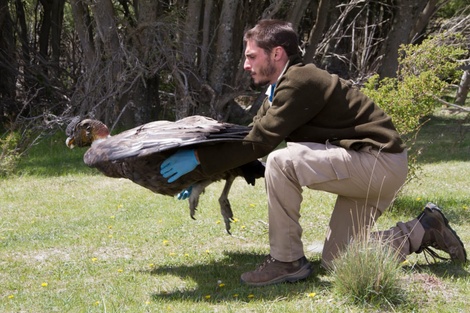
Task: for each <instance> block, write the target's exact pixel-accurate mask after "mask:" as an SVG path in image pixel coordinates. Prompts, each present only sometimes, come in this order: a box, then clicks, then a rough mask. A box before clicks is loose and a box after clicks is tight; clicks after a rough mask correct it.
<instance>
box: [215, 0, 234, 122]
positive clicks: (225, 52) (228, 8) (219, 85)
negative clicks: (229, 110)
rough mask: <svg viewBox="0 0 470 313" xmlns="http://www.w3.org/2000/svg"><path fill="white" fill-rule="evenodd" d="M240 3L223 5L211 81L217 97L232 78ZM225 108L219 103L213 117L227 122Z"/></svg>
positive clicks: (230, 1)
mask: <svg viewBox="0 0 470 313" xmlns="http://www.w3.org/2000/svg"><path fill="white" fill-rule="evenodd" d="M238 1H239V0H224V2H223V5H222V12H221V14H220V25H219V27H218V31H217V44H216V47H217V48H216V53H215V62H214V65H213V68H212V72H211V75H210V79H209V80H210V85H211V86H212V88H213V89H214V91H215V93H216V94H217V95H220V94H221V93H222V89H223V86H224V84H225V82H226V81H227V78H228V77H229V76H230V70H232V69H231V68H229V69H227V65H228V64H231V63H232V48H233V42H232V38H233V29H234V24H235V14H236V12H237V6H238ZM225 106H226V103H218V104H217V107H216V109H215V112H213V113H212V115H213V116H212V117H214V118H216V119H218V120H225V119H226V118H227V116H226V115H225V114H224V108H225Z"/></svg>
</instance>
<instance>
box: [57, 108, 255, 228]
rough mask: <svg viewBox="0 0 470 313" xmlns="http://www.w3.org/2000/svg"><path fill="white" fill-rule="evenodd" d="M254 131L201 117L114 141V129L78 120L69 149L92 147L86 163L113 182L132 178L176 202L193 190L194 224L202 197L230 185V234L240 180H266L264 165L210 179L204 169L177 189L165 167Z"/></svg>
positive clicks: (223, 203)
mask: <svg viewBox="0 0 470 313" xmlns="http://www.w3.org/2000/svg"><path fill="white" fill-rule="evenodd" d="M249 131H250V127H247V126H241V125H236V124H230V123H220V122H217V121H215V120H213V119H210V118H207V117H203V116H197V115H196V116H190V117H187V118H184V119H181V120H178V121H176V122H170V121H156V122H151V123H148V124H144V125H142V126H139V127H135V128H133V129H130V130H127V131H124V132H122V133H120V134H118V135H114V136H110V134H109V130H108V127H106V125H104V124H103V123H101V122H100V121H97V120H92V119H85V120H82V121H80V119H79V118H75V119H74V120H72V122H71V123H70V124H69V125H68V127H67V130H66V134H67V136H68V138H67V141H66V144H67V146H68V147H69V148H73V147H74V146H78V147H87V146H90V148H89V149H88V151H87V152H86V153H85V155H84V157H83V160H84V162H85V164H87V165H88V166H90V167H95V168H97V169H98V170H99V171H101V172H102V173H103V174H105V175H106V176H109V177H116V178H119V177H124V178H128V179H130V180H132V181H133V182H134V183H136V184H139V185H141V186H143V187H145V188H148V189H150V190H151V191H153V192H155V193H159V194H162V195H167V196H175V195H177V194H178V193H179V192H181V191H182V190H184V189H187V188H189V187H190V186H192V192H191V196H190V197H189V208H190V215H191V218H193V219H194V214H195V211H196V208H197V205H198V201H199V196H200V194H201V193H202V192H204V189H205V188H206V187H207V186H208V185H209V184H211V183H213V182H215V181H219V180H222V179H223V180H225V181H226V183H225V186H224V189H223V192H222V194H221V196H220V198H219V204H220V210H221V213H222V216H223V218H224V222H225V228H226V230H227V232H228V233H230V222H231V220H232V219H233V212H232V209H231V205H230V202H229V200H228V192H229V190H230V187H231V185H232V183H233V181H234V179H235V178H236V177H238V176H243V177H244V178H245V180H246V182H247V183H248V184H251V185H254V184H255V180H256V178H260V177H264V164H263V163H261V162H259V161H253V162H251V163H248V164H245V165H243V166H241V167H238V168H235V169H232V170H229V171H226V172H224V173H219V174H217V175H210V176H207V175H204V174H203V173H202V171H201V170H200V167H199V166H198V167H197V168H196V169H195V170H194V171H192V172H190V173H188V174H186V175H183V176H182V177H180V178H179V179H177V180H176V181H175V182H173V183H168V182H167V179H165V178H164V177H163V176H161V174H160V165H161V163H162V162H163V161H164V160H165V159H166V158H167V157H169V156H171V155H172V154H173V153H175V152H176V150H178V149H184V148H197V146H200V145H208V144H218V143H222V142H230V141H243V139H244V138H245V136H246V135H247V134H248V132H249Z"/></svg>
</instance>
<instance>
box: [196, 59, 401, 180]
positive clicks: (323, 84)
mask: <svg viewBox="0 0 470 313" xmlns="http://www.w3.org/2000/svg"><path fill="white" fill-rule="evenodd" d="M252 126H253V129H252V130H251V132H250V133H249V134H248V135H247V137H246V139H247V140H249V141H250V142H245V143H225V144H222V145H220V144H219V145H217V146H209V147H204V148H200V149H198V156H199V160H200V162H201V168H202V171H203V172H205V173H206V174H212V173H216V172H220V171H224V170H227V169H230V168H235V167H237V166H240V165H243V164H245V163H248V162H250V161H252V160H255V159H257V158H260V157H263V156H265V155H267V154H268V153H269V152H271V151H272V150H274V149H275V148H276V147H277V146H278V145H279V144H280V143H281V142H282V141H283V140H285V141H295V142H317V143H326V142H329V143H331V144H334V145H338V146H341V147H344V148H346V149H353V150H360V149H361V148H363V147H365V146H371V147H372V148H374V149H377V150H379V149H381V150H382V151H383V152H390V153H399V152H402V151H403V150H404V149H405V146H404V144H403V142H402V141H401V139H400V136H399V134H398V132H397V131H396V129H395V127H394V126H393V123H392V121H391V118H390V117H389V116H388V115H387V114H385V112H384V111H382V110H381V109H380V108H379V107H378V106H377V105H375V103H374V102H373V101H372V100H371V99H369V98H368V97H366V96H365V95H364V94H363V93H361V92H360V91H359V90H358V89H356V88H354V87H352V86H350V84H348V83H347V82H345V81H344V80H342V79H340V78H339V77H338V76H337V75H331V74H329V73H328V72H326V71H324V70H321V69H319V68H317V67H316V66H315V65H313V64H303V63H301V59H300V58H298V57H294V58H291V60H290V66H289V67H288V68H287V70H286V72H285V73H284V74H283V75H282V76H281V77H280V78H279V80H278V82H277V86H276V89H275V93H274V98H273V102H272V104H271V103H270V102H269V101H268V99H267V98H266V99H265V100H264V102H263V105H262V106H261V108H260V109H259V111H258V113H257V115H256V116H255V117H254V118H253V122H252Z"/></svg>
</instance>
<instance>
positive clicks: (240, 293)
mask: <svg viewBox="0 0 470 313" xmlns="http://www.w3.org/2000/svg"><path fill="white" fill-rule="evenodd" d="M264 257H265V256H264V255H260V254H254V253H242V252H236V253H234V252H225V258H224V259H223V260H219V261H214V262H209V263H207V264H196V265H188V266H186V265H179V266H168V267H157V268H154V269H151V270H148V271H143V273H144V274H145V273H148V274H150V275H171V276H178V277H180V278H181V279H183V280H190V281H193V282H194V283H195V284H196V289H191V290H178V288H176V289H177V290H175V291H173V292H161V293H154V294H153V299H154V300H155V301H160V300H189V301H195V302H199V301H208V302H211V303H213V302H220V301H256V300H275V299H278V300H279V299H282V298H284V297H287V296H289V297H295V296H299V297H307V296H308V295H309V294H311V293H312V292H315V293H318V292H319V289H320V290H324V289H329V288H330V283H329V282H327V281H322V280H320V278H319V276H321V275H324V274H325V270H323V269H322V267H321V266H320V261H319V260H316V261H313V262H311V263H312V266H313V268H314V272H313V274H312V275H311V276H310V277H308V278H307V279H305V280H303V281H299V282H295V283H284V284H277V285H271V286H265V287H251V286H247V285H244V284H242V283H241V282H240V275H241V274H242V273H244V272H247V271H252V270H254V269H255V268H256V266H257V265H258V264H259V263H261V262H262V260H263V259H264ZM218 280H222V282H223V283H224V284H223V285H222V287H221V286H220V284H219V282H218ZM208 295H210V297H207V296H208Z"/></svg>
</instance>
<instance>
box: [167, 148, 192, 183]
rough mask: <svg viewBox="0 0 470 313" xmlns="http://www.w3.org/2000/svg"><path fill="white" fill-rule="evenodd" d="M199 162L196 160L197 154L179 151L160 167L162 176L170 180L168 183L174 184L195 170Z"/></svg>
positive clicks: (189, 151) (190, 151)
mask: <svg viewBox="0 0 470 313" xmlns="http://www.w3.org/2000/svg"><path fill="white" fill-rule="evenodd" d="M198 164H199V161H198V160H197V158H196V152H195V151H194V149H191V150H178V151H177V152H176V153H175V154H173V155H172V156H170V157H169V158H168V159H166V160H165V161H163V163H162V165H161V166H160V174H162V176H163V177H165V178H169V179H168V182H169V183H172V182H174V181H175V180H177V179H178V178H180V177H181V176H183V175H184V174H187V173H189V172H191V171H192V170H194V169H195V168H196V166H198Z"/></svg>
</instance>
